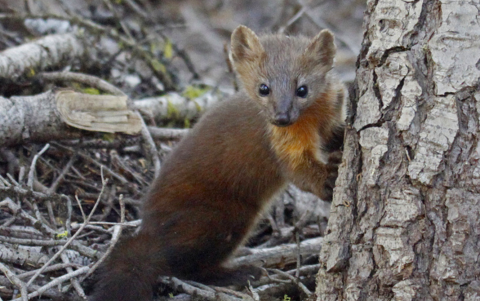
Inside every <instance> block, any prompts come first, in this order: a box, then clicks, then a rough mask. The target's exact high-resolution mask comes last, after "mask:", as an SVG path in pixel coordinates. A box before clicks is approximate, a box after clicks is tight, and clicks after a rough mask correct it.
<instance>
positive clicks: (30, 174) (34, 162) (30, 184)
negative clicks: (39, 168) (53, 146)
mask: <svg viewBox="0 0 480 301" xmlns="http://www.w3.org/2000/svg"><path fill="white" fill-rule="evenodd" d="M49 147H50V144H48V143H47V144H45V146H44V147H43V148H42V150H41V151H40V152H38V153H37V154H36V155H35V156H34V157H33V160H32V164H31V165H30V171H29V172H28V181H27V186H28V188H30V189H32V187H33V180H34V178H35V166H36V165H37V160H38V158H39V157H40V156H41V155H42V154H43V153H44V152H46V151H47V149H48V148H49Z"/></svg>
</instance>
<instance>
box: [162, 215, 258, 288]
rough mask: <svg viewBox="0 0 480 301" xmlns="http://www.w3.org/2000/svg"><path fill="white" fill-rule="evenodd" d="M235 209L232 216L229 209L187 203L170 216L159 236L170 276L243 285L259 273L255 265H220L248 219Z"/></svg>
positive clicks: (244, 231)
mask: <svg viewBox="0 0 480 301" xmlns="http://www.w3.org/2000/svg"><path fill="white" fill-rule="evenodd" d="M191 210H194V211H195V212H191ZM235 211H236V215H234V216H235V218H232V214H231V212H232V210H215V209H212V208H203V207H196V208H195V207H191V208H190V212H189V211H187V210H184V211H183V212H182V213H183V214H177V215H176V217H175V219H174V220H173V219H172V220H170V222H169V223H168V226H169V227H168V229H164V230H168V231H167V233H165V234H164V235H163V236H162V238H163V239H164V250H163V253H164V256H165V259H166V262H167V264H168V266H169V269H170V270H171V271H172V274H173V275H174V276H177V277H179V278H182V279H189V280H195V281H198V282H202V283H207V284H216V285H229V284H241V285H245V284H248V281H249V280H255V279H258V278H259V277H260V276H261V274H262V269H261V268H258V267H254V266H242V267H238V268H235V269H234V268H229V267H228V268H227V267H225V266H224V263H225V262H226V261H227V260H228V259H229V258H230V255H231V254H232V253H233V252H234V251H235V249H236V248H237V247H238V246H239V245H240V244H241V242H242V241H243V240H244V237H245V235H247V232H248V228H249V220H250V219H251V217H250V216H249V215H248V214H245V210H243V211H240V210H235ZM227 221H228V222H227ZM179 234H180V235H179Z"/></svg>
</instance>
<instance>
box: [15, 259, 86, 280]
mask: <svg viewBox="0 0 480 301" xmlns="http://www.w3.org/2000/svg"><path fill="white" fill-rule="evenodd" d="M68 267H75V268H80V267H81V266H80V265H78V264H74V263H67V264H65V263H57V264H52V265H51V266H49V267H48V268H46V269H45V271H44V272H52V271H58V270H63V269H66V268H68ZM36 272H37V270H33V271H28V272H25V273H22V274H19V275H18V276H17V277H18V278H20V279H22V278H27V277H30V276H32V275H35V273H36Z"/></svg>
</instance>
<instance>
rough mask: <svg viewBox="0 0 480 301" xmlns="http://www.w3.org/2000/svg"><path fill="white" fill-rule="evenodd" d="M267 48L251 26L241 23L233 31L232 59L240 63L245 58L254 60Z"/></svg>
mask: <svg viewBox="0 0 480 301" xmlns="http://www.w3.org/2000/svg"><path fill="white" fill-rule="evenodd" d="M264 52H265V50H264V49H263V46H262V44H261V43H260V40H259V39H258V36H257V35H256V34H255V33H254V32H253V30H251V29H250V28H248V27H246V26H243V25H240V26H238V27H237V28H235V30H234V31H233V33H232V59H233V62H235V63H239V62H242V61H244V60H254V59H255V58H258V57H259V56H260V55H261V54H262V53H264Z"/></svg>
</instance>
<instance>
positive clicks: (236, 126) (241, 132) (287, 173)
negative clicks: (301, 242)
mask: <svg viewBox="0 0 480 301" xmlns="http://www.w3.org/2000/svg"><path fill="white" fill-rule="evenodd" d="M335 52H336V48H335V45H334V36H333V34H332V33H331V32H330V31H328V30H322V31H321V32H320V33H319V34H318V35H317V36H315V37H314V38H313V39H308V38H306V37H302V36H298V37H287V36H283V35H279V34H270V35H265V36H262V37H260V38H259V37H258V36H257V35H256V34H255V33H254V32H253V31H252V30H250V29H249V28H247V27H245V26H239V27H237V28H236V29H235V30H234V31H233V33H232V37H231V60H232V62H233V66H234V69H235V71H236V73H237V75H238V77H239V79H240V82H241V83H242V87H243V88H242V90H241V91H240V92H238V93H237V94H235V95H234V96H233V97H231V99H229V100H228V101H224V102H221V103H220V104H218V105H217V106H216V107H214V108H212V109H210V110H208V111H207V112H206V113H205V114H204V115H203V116H202V117H201V118H200V120H199V121H198V123H197V124H196V125H195V126H194V127H193V129H192V130H191V131H190V132H189V134H188V135H187V136H186V137H185V138H183V139H182V140H181V141H180V142H179V143H178V145H177V146H176V147H175V149H174V150H173V151H172V153H171V154H170V156H169V157H168V158H167V159H166V162H165V163H164V164H163V166H162V169H161V172H160V175H159V176H158V178H157V179H156V180H155V181H154V183H153V184H152V187H151V189H150V191H149V193H148V194H147V196H146V199H145V203H144V206H143V216H142V218H143V219H142V224H141V227H140V230H139V232H138V233H137V234H136V235H134V236H132V237H128V238H126V239H125V240H123V241H121V242H120V243H119V244H118V245H117V246H116V247H115V248H114V250H113V252H112V254H111V255H110V256H109V257H108V258H107V259H106V261H105V262H104V263H103V265H101V267H100V269H99V271H98V273H97V275H96V277H95V278H96V279H98V282H97V283H96V284H95V287H94V289H93V294H92V295H91V296H90V298H89V300H91V301H100V300H102V301H106V300H112V301H141V300H142V301H143V300H151V299H152V298H153V291H154V290H153V289H154V285H155V283H156V280H157V278H158V277H159V276H160V275H163V276H175V277H178V278H181V279H189V280H195V281H198V282H202V283H205V284H215V285H228V284H241V285H244V284H247V283H248V281H249V280H255V279H258V278H259V277H260V276H261V275H262V271H263V270H262V269H261V268H260V267H255V266H241V267H239V268H236V269H233V268H230V267H227V266H226V265H225V263H226V261H227V260H228V258H229V257H230V256H231V255H232V253H233V252H234V251H235V250H236V249H237V248H238V247H239V246H240V245H242V243H243V242H244V241H245V240H246V239H247V237H248V234H249V232H250V231H251V230H252V228H253V227H254V225H255V224H256V222H257V220H258V219H259V216H260V215H261V213H262V211H263V210H264V209H265V208H266V207H267V205H268V203H269V202H270V201H271V200H272V199H273V198H274V197H275V195H277V194H278V193H279V192H281V191H282V189H284V188H285V186H286V184H287V182H292V183H294V184H295V185H297V186H298V187H299V188H300V189H303V190H305V191H309V192H312V193H314V194H316V195H317V196H319V197H320V198H322V199H324V200H329V199H331V197H332V190H333V186H334V181H335V178H336V174H337V172H336V170H337V167H338V160H330V161H332V162H329V155H330V154H332V153H334V151H335V150H338V149H339V148H340V147H341V143H342V141H343V132H344V119H345V104H344V87H343V85H342V84H341V82H340V81H339V80H338V79H337V78H336V77H335V76H334V74H333V73H332V72H331V69H332V68H333V61H334V56H335ZM333 161H335V162H333Z"/></svg>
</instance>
